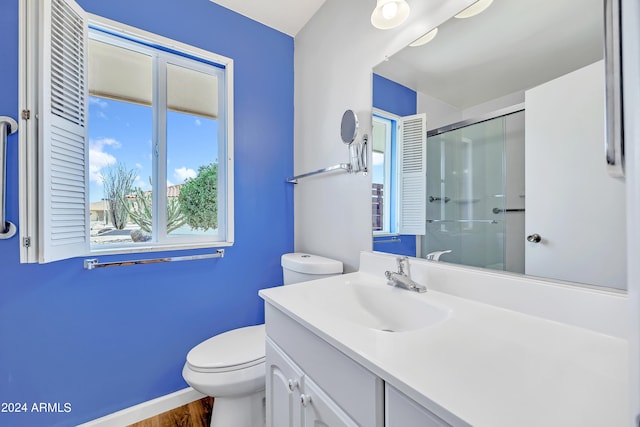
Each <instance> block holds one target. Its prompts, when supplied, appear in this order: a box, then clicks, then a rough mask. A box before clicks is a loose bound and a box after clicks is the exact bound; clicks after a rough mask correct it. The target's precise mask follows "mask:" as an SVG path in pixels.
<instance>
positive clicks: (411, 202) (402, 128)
mask: <svg viewBox="0 0 640 427" xmlns="http://www.w3.org/2000/svg"><path fill="white" fill-rule="evenodd" d="M372 120H373V129H372V141H373V144H372V147H373V148H372V151H373V167H372V174H371V175H372V224H373V233H374V235H384V234H413V235H423V234H425V230H426V223H425V221H426V217H425V213H426V141H427V135H426V115H425V114H416V115H413V116H407V117H398V116H395V115H393V114H391V113H387V112H384V111H381V110H376V111H374V115H373V119H372Z"/></svg>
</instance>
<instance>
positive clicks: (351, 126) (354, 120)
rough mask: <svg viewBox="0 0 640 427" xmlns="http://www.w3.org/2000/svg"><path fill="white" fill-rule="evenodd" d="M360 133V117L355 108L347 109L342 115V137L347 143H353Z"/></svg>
mask: <svg viewBox="0 0 640 427" xmlns="http://www.w3.org/2000/svg"><path fill="white" fill-rule="evenodd" d="M356 135H358V117H357V116H356V113H354V112H353V110H347V111H345V112H344V114H343V115H342V123H341V125H340V137H341V138H342V142H344V143H345V144H351V143H352V142H353V141H354V140H355V139H356Z"/></svg>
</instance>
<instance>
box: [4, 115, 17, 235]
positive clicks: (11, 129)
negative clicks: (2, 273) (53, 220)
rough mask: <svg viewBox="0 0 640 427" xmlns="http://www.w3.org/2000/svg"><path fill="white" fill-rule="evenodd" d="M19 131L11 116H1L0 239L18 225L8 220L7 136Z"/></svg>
mask: <svg viewBox="0 0 640 427" xmlns="http://www.w3.org/2000/svg"><path fill="white" fill-rule="evenodd" d="M17 131H18V123H16V121H15V120H13V119H12V118H11V117H6V116H1V117H0V193H1V194H0V240H2V239H10V238H11V237H13V236H14V235H15V234H16V226H15V225H14V224H13V223H11V222H9V221H7V217H6V202H7V137H8V136H9V135H11V134H13V133H15V132H17Z"/></svg>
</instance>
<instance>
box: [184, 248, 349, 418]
mask: <svg viewBox="0 0 640 427" xmlns="http://www.w3.org/2000/svg"><path fill="white" fill-rule="evenodd" d="M281 265H282V272H283V279H284V284H285V285H289V284H292V283H299V282H305V281H308V280H315V279H321V278H323V277H328V276H334V275H336V274H341V273H342V263H341V262H340V261H336V260H332V259H329V258H324V257H320V256H317V255H309V254H303V253H291V254H284V255H282V259H281ZM264 340H265V330H264V325H256V326H247V327H244V328H238V329H234V330H231V331H227V332H224V333H222V334H220V335H216V336H214V337H213V338H209V339H208V340H206V341H204V342H202V343H200V344H198V345H197V346H195V347H194V348H193V349H191V351H190V352H189V354H187V362H186V363H185V365H184V368H183V369H182V376H183V377H184V380H185V381H186V382H187V383H188V384H189V385H190V386H191V387H193V388H194V389H196V390H198V391H199V392H201V393H204V394H206V395H208V396H213V397H214V399H215V400H214V404H213V412H212V414H211V426H213V427H263V426H264V424H265V402H264V398H265V392H264V389H265V366H264V353H265V350H264V348H265V347H264Z"/></svg>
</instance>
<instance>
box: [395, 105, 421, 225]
mask: <svg viewBox="0 0 640 427" xmlns="http://www.w3.org/2000/svg"><path fill="white" fill-rule="evenodd" d="M399 123H400V138H399V156H398V159H399V162H398V172H399V173H398V177H399V179H398V190H399V191H398V206H399V215H398V216H399V224H398V228H399V232H400V234H415V235H424V234H425V232H426V222H425V221H426V217H425V214H426V175H425V174H426V167H427V116H426V114H416V115H413V116H407V117H403V118H402V119H401V120H400V121H399Z"/></svg>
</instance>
